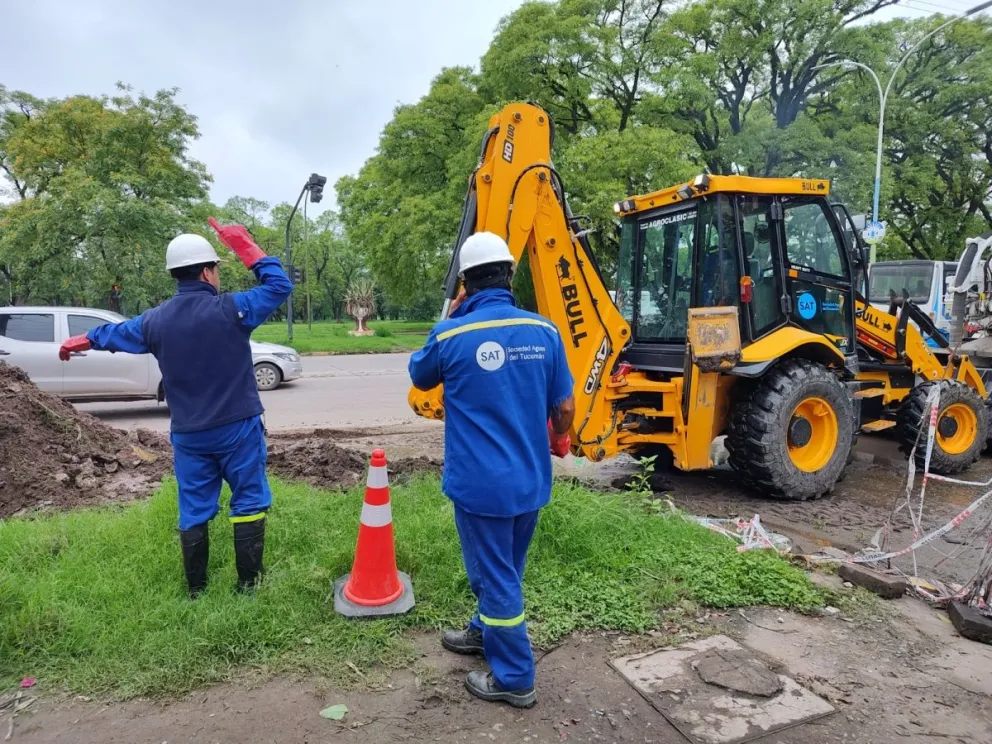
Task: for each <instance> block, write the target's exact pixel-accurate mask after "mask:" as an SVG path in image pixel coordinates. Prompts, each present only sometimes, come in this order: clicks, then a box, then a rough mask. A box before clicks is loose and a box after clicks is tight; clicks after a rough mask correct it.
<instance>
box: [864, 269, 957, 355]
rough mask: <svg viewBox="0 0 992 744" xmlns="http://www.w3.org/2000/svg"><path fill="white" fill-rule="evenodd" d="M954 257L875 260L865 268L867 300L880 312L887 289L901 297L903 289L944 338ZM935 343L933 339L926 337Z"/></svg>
mask: <svg viewBox="0 0 992 744" xmlns="http://www.w3.org/2000/svg"><path fill="white" fill-rule="evenodd" d="M957 267H958V264H957V261H922V260H911V261H879V262H878V263H874V264H872V265H871V267H870V268H869V270H868V301H869V302H870V303H871V304H872V306H873V307H875V308H877V309H878V310H881V311H882V312H886V313H887V312H888V311H889V292H890V291H892V292H895V293H896V296H897V297H902V295H903V290H906V291H907V292H908V293H909V299H911V300H912V301H913V302H914V303H915V304H916V305H918V306H919V308H920V309H921V310H922V311H923V312H925V313H926V314H927V315H929V316H930V319H931V320H932V321H933V322H934V325H936V326H937V328H938V330H940V332H941V333H942V334H943V336H944V337H945V338H948V337H949V336H950V332H951V301H950V298H949V297H948V295H947V280H948V278H949V277H953V276H954V272H955V271H956V270H957ZM927 343H928V344H929V345H930V346H932V347H936V346H937V342H936V341H934V340H933V339H930V338H928V339H927Z"/></svg>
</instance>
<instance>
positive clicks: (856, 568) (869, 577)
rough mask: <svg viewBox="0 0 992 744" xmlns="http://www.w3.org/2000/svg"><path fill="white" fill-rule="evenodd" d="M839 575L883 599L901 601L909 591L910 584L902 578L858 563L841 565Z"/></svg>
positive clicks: (838, 569)
mask: <svg viewBox="0 0 992 744" xmlns="http://www.w3.org/2000/svg"><path fill="white" fill-rule="evenodd" d="M837 575H838V576H840V577H841V578H842V579H845V580H847V581H850V582H851V583H852V584H854V585H855V586H861V587H864V588H865V589H867V590H868V591H870V592H874V593H875V594H877V595H878V596H879V597H882V598H883V599H899V597H901V596H902V595H903V594H905V593H906V591H907V590H908V589H909V582H908V581H906V579H904V578H903V577H902V576H895V575H893V574H884V573H881V572H879V571H873V570H872V569H870V568H865V567H864V566H862V565H860V564H858V563H841V564H840V566H838V567H837Z"/></svg>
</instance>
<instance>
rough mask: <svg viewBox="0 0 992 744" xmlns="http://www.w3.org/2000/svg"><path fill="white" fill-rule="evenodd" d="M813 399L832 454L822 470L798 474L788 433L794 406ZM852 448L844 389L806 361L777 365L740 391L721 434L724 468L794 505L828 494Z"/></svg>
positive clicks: (851, 413)
mask: <svg viewBox="0 0 992 744" xmlns="http://www.w3.org/2000/svg"><path fill="white" fill-rule="evenodd" d="M814 398H815V399H818V400H819V401H822V403H825V404H826V405H827V406H829V408H830V409H831V411H832V414H833V419H834V420H835V422H836V438H835V442H834V446H833V449H832V450H830V449H826V450H825V451H824V455H823V457H824V459H825V462H824V464H823V465H822V466H820V467H819V468H818V469H816V470H802V469H800V468H799V467H798V466H797V465H796V464H795V462H794V461H793V457H792V456H791V455H790V446H789V437H790V429H791V427H793V426H794V425H795V422H794V418H796V417H795V416H794V414H795V413H796V411H797V408H798V407H799V405H800V404H802V403H803V402H804V401H807V400H810V399H814ZM796 436H797V437H801V433H798V432H797V433H796ZM809 441H810V442H811V440H809ZM814 444H815V443H814ZM853 444H854V407H853V403H852V400H851V397H850V394H849V393H848V391H847V388H846V387H845V386H844V384H843V383H842V382H841V381H840V380H839V379H838V378H837V375H835V374H834V373H833V372H831V371H830V370H829V369H827V368H826V367H824V366H823V365H821V364H818V363H816V362H812V361H809V360H806V359H791V360H788V361H785V362H782V363H781V364H779V365H778V366H776V367H774V368H773V369H772V370H771V371H769V372H768V373H767V374H766V375H765V376H764V377H763V378H762V379H761V380H760V381H758V383H757V384H756V385H749V386H747V387H746V388H743V390H742V394H741V395H740V397H739V398H738V399H737V400H736V401H735V402H734V405H733V408H732V412H731V427H730V431H729V432H728V434H727V450H728V451H729V452H730V466H731V467H732V468H733V469H734V470H735V471H736V472H737V473H738V474H739V475H740V476H741V477H742V478H743V479H744V480H745V482H747V483H748V484H749V485H750V486H751V487H752V488H755V489H756V490H758V491H761V492H762V493H766V494H768V495H770V496H775V497H778V498H784V499H789V500H795V501H806V500H808V499H815V498H818V497H820V496H822V495H823V494H825V493H830V491H832V490H833V488H834V486H835V485H836V483H837V481H838V479H839V478H840V476H841V474H842V473H843V471H844V468H845V466H846V465H847V463H848V458H849V457H850V454H851V448H852V446H853ZM824 447H826V448H829V444H824Z"/></svg>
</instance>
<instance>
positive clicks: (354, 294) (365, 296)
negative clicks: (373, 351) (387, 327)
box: [344, 276, 375, 336]
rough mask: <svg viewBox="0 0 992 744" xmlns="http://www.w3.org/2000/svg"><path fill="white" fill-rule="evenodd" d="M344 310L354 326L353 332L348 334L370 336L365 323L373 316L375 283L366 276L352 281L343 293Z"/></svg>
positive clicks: (370, 333)
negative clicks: (353, 322) (352, 319)
mask: <svg viewBox="0 0 992 744" xmlns="http://www.w3.org/2000/svg"><path fill="white" fill-rule="evenodd" d="M344 309H345V312H346V313H348V315H350V316H351V317H352V318H354V319H355V324H356V325H355V330H353V331H348V332H349V333H350V334H351V335H352V336H371V335H372V331H370V330H369V329H368V328H367V327H366V326H365V321H366V319H367V318H371V317H372V316H373V315H374V314H375V281H373V280H372V279H370V278H369V277H366V276H360V277H358V278H357V279H354V280H353V281H352V282H351V284H349V285H348V291H347V292H345V295H344Z"/></svg>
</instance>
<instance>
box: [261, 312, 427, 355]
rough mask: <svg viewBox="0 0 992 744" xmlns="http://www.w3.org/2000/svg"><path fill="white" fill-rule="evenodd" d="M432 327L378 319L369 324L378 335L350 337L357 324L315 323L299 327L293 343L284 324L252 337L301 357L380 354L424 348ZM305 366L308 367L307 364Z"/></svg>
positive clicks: (270, 325) (269, 326)
mask: <svg viewBox="0 0 992 744" xmlns="http://www.w3.org/2000/svg"><path fill="white" fill-rule="evenodd" d="M431 326H432V324H431V323H409V322H396V321H385V320H378V321H372V322H371V323H369V328H371V329H372V330H373V331H374V332H375V335H374V336H358V337H356V336H349V335H348V331H352V330H354V329H355V322H354V321H344V322H341V323H337V322H333V321H315V322H314V323H313V325H312V327H310V328H308V327H307V326H306V324H299V325H297V326H296V327H295V328H294V332H293V340H292V341H290V340H289V336H288V335H287V332H286V323H285V321H283V322H272V323H266V324H265V325H263V326H260V327H259V328H257V329H256V330H255V332H254V333H253V334H252V338H253V339H255V340H256V341H267V342H268V343H271V344H282V345H283V346H291V347H292V348H294V349H296V350H297V351H298V352H299V353H301V354H310V353H326V354H380V353H392V352H403V351H415V350H417V349H420V348H423V346H424V344H425V343H426V342H427V334H428V332H429V331H430V329H431ZM303 364H304V366H306V361H304V362H303Z"/></svg>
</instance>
